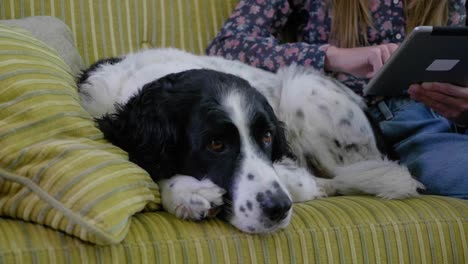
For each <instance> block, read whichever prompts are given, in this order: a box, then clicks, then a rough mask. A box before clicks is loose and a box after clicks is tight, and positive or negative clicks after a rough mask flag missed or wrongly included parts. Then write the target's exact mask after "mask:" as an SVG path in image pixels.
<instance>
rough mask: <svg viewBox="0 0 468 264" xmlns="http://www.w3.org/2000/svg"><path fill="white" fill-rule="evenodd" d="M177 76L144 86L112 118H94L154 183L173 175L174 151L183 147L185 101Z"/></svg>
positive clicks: (185, 97) (111, 139)
mask: <svg viewBox="0 0 468 264" xmlns="http://www.w3.org/2000/svg"><path fill="white" fill-rule="evenodd" d="M179 76H180V75H178V74H171V75H168V76H166V77H163V78H161V79H158V80H156V81H153V82H151V83H148V84H146V85H145V86H144V87H143V88H142V89H141V90H140V91H139V92H138V93H137V94H136V95H134V96H133V97H132V98H130V99H129V100H128V102H127V103H126V104H124V105H119V106H117V107H116V112H115V113H114V114H112V115H106V116H103V117H102V118H100V119H97V123H98V126H99V128H100V129H101V131H102V132H103V133H104V136H105V137H106V138H107V139H108V140H109V141H110V142H111V143H112V144H114V145H116V146H119V147H120V148H122V149H123V150H125V151H127V152H128V154H129V159H130V161H132V162H135V163H136V164H138V165H139V166H140V167H142V168H143V169H145V170H146V171H147V172H148V173H149V174H150V175H151V177H152V178H153V180H155V181H158V180H160V179H162V178H167V177H170V176H172V175H173V174H174V170H175V168H177V166H178V164H177V163H178V160H180V159H179V157H177V153H178V152H177V150H178V149H180V148H183V147H184V146H183V144H184V142H183V140H184V136H183V133H184V132H183V131H184V128H185V125H186V124H187V122H186V121H185V119H186V116H188V114H185V115H183V114H181V113H184V112H185V113H190V110H189V109H187V108H188V107H189V102H188V101H187V98H190V97H189V96H184V91H183V89H179V88H178V87H175V86H177V81H178V78H179Z"/></svg>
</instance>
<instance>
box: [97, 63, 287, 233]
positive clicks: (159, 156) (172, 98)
mask: <svg viewBox="0 0 468 264" xmlns="http://www.w3.org/2000/svg"><path fill="white" fill-rule="evenodd" d="M98 124H99V127H100V129H101V130H102V131H103V132H104V134H105V136H106V138H108V139H109V140H110V141H111V142H112V143H114V144H115V145H117V146H120V147H121V148H123V149H124V150H126V151H127V152H128V153H129V158H130V160H131V161H133V162H135V163H137V164H138V165H140V166H141V167H142V168H144V169H145V170H147V171H148V172H149V173H150V175H151V176H152V177H153V179H154V180H155V181H158V180H161V179H164V178H169V177H171V176H173V175H175V174H184V175H190V176H193V177H195V178H198V179H202V178H209V179H210V180H211V181H212V182H214V183H215V184H217V185H218V186H220V187H221V188H224V189H225V190H226V191H227V192H226V194H225V197H224V200H225V203H224V205H223V208H222V210H221V212H220V216H221V217H222V218H224V219H226V220H227V221H228V222H230V223H231V224H233V225H234V226H236V227H237V228H239V229H240V230H242V231H245V232H251V233H264V232H270V231H274V230H276V229H278V228H281V227H284V226H286V225H287V224H288V223H289V219H290V215H291V198H290V195H289V193H288V192H287V190H286V189H285V188H284V186H283V185H282V184H281V182H280V181H279V179H278V176H277V174H276V173H275V171H274V169H273V167H272V163H273V162H274V161H276V160H279V159H281V158H282V157H283V156H285V155H289V148H288V145H287V142H286V138H285V134H284V129H283V126H282V123H281V122H280V121H278V120H277V118H276V116H275V114H274V112H273V109H272V108H271V106H270V105H269V103H268V102H267V100H266V98H265V97H264V96H262V95H261V94H260V93H259V92H258V91H257V90H256V89H254V88H252V87H251V86H250V85H249V83H248V82H247V81H245V80H243V79H241V78H239V77H236V76H234V75H230V74H225V73H220V72H217V71H212V70H189V71H185V72H181V73H176V74H170V75H167V76H165V77H163V78H161V79H158V80H156V81H154V82H151V83H148V84H147V85H145V86H144V87H143V88H142V89H141V90H140V91H139V92H138V94H136V95H135V96H133V97H132V98H131V99H130V100H129V101H128V102H127V103H126V104H125V105H121V106H119V107H118V109H117V112H116V113H115V114H113V115H107V116H104V117H103V118H101V119H99V120H98Z"/></svg>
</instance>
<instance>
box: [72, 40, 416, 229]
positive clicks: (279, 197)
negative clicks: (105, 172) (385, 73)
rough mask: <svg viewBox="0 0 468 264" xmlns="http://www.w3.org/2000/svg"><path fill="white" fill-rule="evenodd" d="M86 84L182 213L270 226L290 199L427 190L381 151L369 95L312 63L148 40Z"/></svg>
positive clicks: (103, 115)
mask: <svg viewBox="0 0 468 264" xmlns="http://www.w3.org/2000/svg"><path fill="white" fill-rule="evenodd" d="M78 85H79V92H80V96H81V100H82V104H83V106H84V107H85V109H87V110H88V111H89V112H90V113H91V114H92V115H93V116H94V117H95V118H96V119H97V122H98V125H99V128H100V129H101V130H102V131H103V133H104V135H105V137H106V138H107V139H108V140H109V141H110V142H112V143H113V144H115V145H117V146H119V147H121V148H122V149H124V150H126V151H127V152H128V153H129V159H130V160H131V161H133V162H135V163H136V164H138V165H140V166H141V167H142V168H144V169H145V170H147V171H148V172H149V174H150V175H151V177H152V178H153V179H154V180H155V181H156V182H158V183H159V186H160V189H161V195H162V203H163V207H164V208H165V209H166V210H167V211H168V212H170V213H173V214H174V215H176V216H177V217H179V218H184V219H193V220H200V219H203V218H205V217H207V216H209V215H210V214H213V213H214V210H215V209H217V208H221V210H220V212H219V216H221V217H222V218H224V219H226V220H227V221H228V222H230V223H231V224H233V225H234V226H236V227H237V228H239V229H240V230H242V231H245V232H250V233H266V232H272V231H275V230H277V229H278V228H283V227H285V226H286V225H287V224H288V223H289V221H290V218H291V212H292V203H293V202H301V201H308V200H312V199H315V198H317V197H324V196H327V195H334V194H337V193H339V194H354V193H367V194H372V195H376V196H379V197H382V198H387V199H393V198H404V197H410V196H415V195H417V194H418V193H417V189H418V188H423V186H422V185H421V184H420V183H419V182H417V181H416V180H414V179H413V178H412V177H411V175H410V174H409V172H408V170H407V169H406V168H405V167H403V166H400V165H398V164H397V163H395V162H392V161H389V160H387V159H386V158H385V157H384V155H382V154H381V152H380V151H379V150H378V148H377V146H376V140H375V136H374V134H373V131H372V128H371V126H370V124H369V122H368V120H367V118H366V116H365V114H364V111H363V109H364V104H363V102H362V100H361V99H360V98H359V97H358V96H357V95H355V94H354V93H353V92H352V91H350V90H349V89H348V88H347V87H345V86H343V85H341V84H340V83H338V82H336V81H334V80H332V79H329V78H327V77H325V76H323V75H321V74H319V73H317V72H315V71H313V70H310V69H306V68H302V67H296V66H291V67H288V68H285V69H282V70H280V71H279V72H278V73H276V74H273V73H270V72H266V71H263V70H260V69H257V68H254V67H251V66H248V65H245V64H242V63H240V62H236V61H230V60H226V59H223V58H219V57H208V56H196V55H193V54H189V53H186V52H183V51H180V50H176V49H152V50H145V51H141V52H139V53H135V54H129V55H126V56H124V57H121V58H112V59H105V60H102V61H99V62H97V63H96V64H94V65H92V66H91V67H90V68H89V69H88V70H86V71H85V72H84V73H83V74H82V76H81V78H80V79H79V81H78ZM279 120H282V121H283V122H284V124H285V125H284V126H283V123H282V122H281V121H279ZM293 157H294V158H293ZM314 175H317V176H320V178H318V177H315V176H314Z"/></svg>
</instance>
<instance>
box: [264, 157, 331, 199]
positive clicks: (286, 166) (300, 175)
mask: <svg viewBox="0 0 468 264" xmlns="http://www.w3.org/2000/svg"><path fill="white" fill-rule="evenodd" d="M273 167H274V169H275V171H276V173H277V174H278V177H279V179H280V181H281V182H282V184H283V185H284V186H286V188H287V189H288V192H289V194H290V195H291V198H292V200H293V202H295V203H297V202H306V201H310V200H314V199H318V198H324V197H327V196H328V192H327V188H326V186H320V185H319V183H318V182H317V181H316V179H318V178H316V177H315V176H314V175H312V174H310V173H309V171H307V169H305V168H303V167H300V166H298V165H297V163H296V162H295V161H293V160H291V159H286V158H285V159H283V160H281V161H280V162H277V163H274V164H273Z"/></svg>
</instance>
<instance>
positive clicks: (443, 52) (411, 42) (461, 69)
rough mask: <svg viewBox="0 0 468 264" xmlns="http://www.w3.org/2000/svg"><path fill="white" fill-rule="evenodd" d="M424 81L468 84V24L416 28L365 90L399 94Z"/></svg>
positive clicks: (388, 94)
mask: <svg viewBox="0 0 468 264" xmlns="http://www.w3.org/2000/svg"><path fill="white" fill-rule="evenodd" d="M423 82H446V83H452V84H456V85H460V86H465V87H468V27H430V26H421V27H417V28H415V29H414V30H413V32H412V33H411V34H410V35H409V36H408V37H407V38H406V39H405V41H404V42H403V43H402V44H401V45H400V47H399V48H398V49H397V51H396V52H395V53H394V54H393V56H392V57H391V58H390V59H389V60H388V61H387V63H386V64H385V65H384V66H383V67H382V69H381V70H380V71H379V72H377V74H376V75H375V76H374V78H372V79H371V80H370V81H369V83H368V84H367V85H366V86H365V87H364V90H363V91H364V94H365V95H384V96H399V95H403V94H406V93H407V90H408V88H409V86H410V85H411V84H415V83H423Z"/></svg>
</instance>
